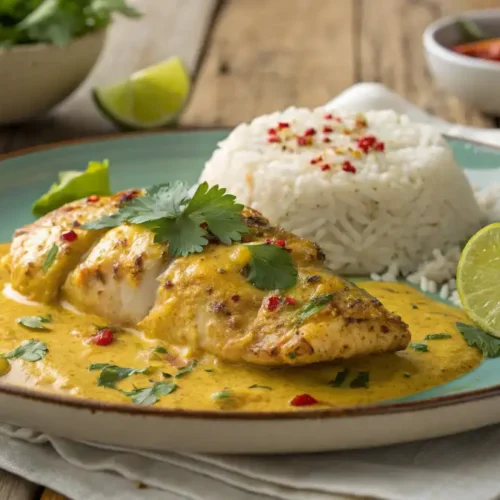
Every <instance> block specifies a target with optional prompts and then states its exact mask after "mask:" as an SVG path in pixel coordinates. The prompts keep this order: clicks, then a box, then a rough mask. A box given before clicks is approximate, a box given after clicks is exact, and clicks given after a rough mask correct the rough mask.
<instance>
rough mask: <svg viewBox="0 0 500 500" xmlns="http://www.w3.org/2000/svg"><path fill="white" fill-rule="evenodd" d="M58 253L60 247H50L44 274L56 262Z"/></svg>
mask: <svg viewBox="0 0 500 500" xmlns="http://www.w3.org/2000/svg"><path fill="white" fill-rule="evenodd" d="M58 253H59V247H58V246H57V245H56V244H55V243H54V244H53V245H52V246H51V247H50V249H49V251H48V252H47V256H46V257H45V260H44V261H43V264H42V269H43V272H44V273H46V272H47V271H48V270H49V269H50V266H51V265H52V264H53V263H54V262H55V260H56V257H57V254H58Z"/></svg>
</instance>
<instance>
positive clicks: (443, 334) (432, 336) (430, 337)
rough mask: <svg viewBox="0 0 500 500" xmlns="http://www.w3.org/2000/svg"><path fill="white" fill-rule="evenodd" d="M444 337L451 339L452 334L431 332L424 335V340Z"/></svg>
mask: <svg viewBox="0 0 500 500" xmlns="http://www.w3.org/2000/svg"><path fill="white" fill-rule="evenodd" d="M442 339H451V335H450V334H449V333H429V335H426V336H425V337H424V340H442Z"/></svg>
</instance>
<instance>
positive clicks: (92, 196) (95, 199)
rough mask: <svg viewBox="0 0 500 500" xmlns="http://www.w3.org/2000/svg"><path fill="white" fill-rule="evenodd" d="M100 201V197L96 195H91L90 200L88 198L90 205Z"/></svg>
mask: <svg viewBox="0 0 500 500" xmlns="http://www.w3.org/2000/svg"><path fill="white" fill-rule="evenodd" d="M99 200H100V197H99V196H97V195H96V194H91V195H90V196H89V197H88V198H87V202H88V203H95V202H96V201H99Z"/></svg>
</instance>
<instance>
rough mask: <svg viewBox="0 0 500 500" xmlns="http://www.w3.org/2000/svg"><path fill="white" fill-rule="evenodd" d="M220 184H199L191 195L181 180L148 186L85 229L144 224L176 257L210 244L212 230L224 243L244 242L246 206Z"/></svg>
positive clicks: (194, 251)
mask: <svg viewBox="0 0 500 500" xmlns="http://www.w3.org/2000/svg"><path fill="white" fill-rule="evenodd" d="M235 200H236V198H235V197H234V196H233V195H230V194H226V190H225V189H223V188H220V187H219V186H217V185H216V186H213V187H211V188H209V187H208V184H207V183H206V182H204V183H202V184H200V185H199V186H198V188H197V189H196V191H195V193H194V195H193V196H192V197H191V196H190V194H189V190H188V187H187V186H186V185H185V184H184V183H182V182H174V183H172V184H163V185H160V186H154V187H153V188H150V189H148V191H147V193H146V194H145V195H144V196H139V197H137V198H134V199H133V200H131V201H129V202H128V203H126V204H125V205H124V206H122V207H121V208H120V209H119V210H118V212H117V213H116V214H113V215H106V216H104V217H101V218H100V219H98V220H96V221H94V222H89V223H87V224H84V225H83V226H82V227H83V228H84V229H94V230H97V229H104V228H109V227H116V226H119V225H121V224H124V223H126V222H128V223H130V224H138V225H141V226H145V227H147V228H148V229H150V230H151V231H153V233H154V234H155V242H156V243H168V246H169V247H168V248H169V253H170V255H172V256H174V257H178V256H186V255H189V254H191V253H199V252H202V251H203V248H204V247H205V246H206V245H207V244H208V239H207V237H208V236H209V232H210V233H211V234H213V235H214V236H216V237H217V238H218V239H219V240H220V241H221V242H222V243H224V244H225V245H230V244H231V243H232V242H233V241H241V235H242V234H245V233H247V232H248V228H247V226H246V225H245V224H244V223H243V219H242V216H241V210H242V209H243V205H240V204H239V203H236V202H235ZM202 225H203V227H202Z"/></svg>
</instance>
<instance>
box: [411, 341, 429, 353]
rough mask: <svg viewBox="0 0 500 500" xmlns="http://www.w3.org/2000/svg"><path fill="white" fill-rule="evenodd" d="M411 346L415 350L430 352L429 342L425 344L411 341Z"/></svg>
mask: <svg viewBox="0 0 500 500" xmlns="http://www.w3.org/2000/svg"><path fill="white" fill-rule="evenodd" d="M410 347H411V348H412V349H413V350H414V351H419V352H428V351H429V348H428V347H427V344H424V343H423V342H411V343H410Z"/></svg>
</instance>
